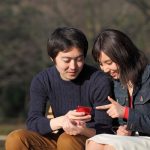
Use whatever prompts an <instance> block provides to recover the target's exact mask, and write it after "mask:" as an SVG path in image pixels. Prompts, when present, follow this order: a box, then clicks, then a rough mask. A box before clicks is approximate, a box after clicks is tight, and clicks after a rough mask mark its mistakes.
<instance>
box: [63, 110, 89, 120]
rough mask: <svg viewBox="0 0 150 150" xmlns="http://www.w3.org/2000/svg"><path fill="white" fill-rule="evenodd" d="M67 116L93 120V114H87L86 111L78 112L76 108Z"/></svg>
mask: <svg viewBox="0 0 150 150" xmlns="http://www.w3.org/2000/svg"><path fill="white" fill-rule="evenodd" d="M65 116H66V117H68V118H69V119H71V120H76V121H84V122H88V121H90V120H91V115H86V114H85V112H76V110H70V111H69V112H68V113H67V114H66V115H65Z"/></svg>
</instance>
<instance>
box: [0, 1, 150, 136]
mask: <svg viewBox="0 0 150 150" xmlns="http://www.w3.org/2000/svg"><path fill="white" fill-rule="evenodd" d="M63 26H72V27H75V28H78V29H80V30H82V31H83V32H84V33H85V34H86V36H87V38H88V41H89V52H88V56H87V58H86V62H87V63H89V64H92V65H95V64H94V61H93V59H92V57H91V47H92V44H93V40H94V37H95V36H96V35H97V34H98V32H99V31H100V30H101V29H103V28H108V27H109V28H114V29H119V30H121V31H123V32H125V33H126V34H127V35H128V36H129V37H130V38H131V39H132V40H133V42H134V43H135V44H136V45H137V47H138V48H139V49H141V50H143V51H144V52H145V53H146V55H147V56H148V58H149V59H150V57H149V56H150V1H149V0H1V1H0V134H7V133H9V132H10V131H11V130H13V129H15V128H20V127H22V126H23V127H24V124H25V118H26V116H27V110H28V102H29V86H30V82H31V80H32V77H33V76H34V75H35V74H36V73H38V72H39V71H41V70H43V69H44V68H46V67H48V66H50V65H51V62H50V60H49V58H48V56H47V52H46V43H47V37H48V35H49V34H50V33H51V32H52V31H54V29H55V28H57V27H63ZM8 123H9V124H10V125H11V126H10V125H9V126H7V124H8ZM17 125H18V126H17ZM19 125H20V126H19Z"/></svg>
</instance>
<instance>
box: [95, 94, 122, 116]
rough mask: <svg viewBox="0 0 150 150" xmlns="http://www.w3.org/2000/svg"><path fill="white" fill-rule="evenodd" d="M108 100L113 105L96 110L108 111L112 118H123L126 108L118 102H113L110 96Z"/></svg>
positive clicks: (99, 107) (98, 107)
mask: <svg viewBox="0 0 150 150" xmlns="http://www.w3.org/2000/svg"><path fill="white" fill-rule="evenodd" d="M108 100H109V101H110V102H111V104H108V105H103V106H97V107H96V109H99V110H106V109H108V110H107V114H108V115H109V116H110V117H112V118H123V116H124V112H125V107H123V106H121V105H120V104H119V103H118V102H116V101H115V100H113V99H112V98H111V97H109V96H108Z"/></svg>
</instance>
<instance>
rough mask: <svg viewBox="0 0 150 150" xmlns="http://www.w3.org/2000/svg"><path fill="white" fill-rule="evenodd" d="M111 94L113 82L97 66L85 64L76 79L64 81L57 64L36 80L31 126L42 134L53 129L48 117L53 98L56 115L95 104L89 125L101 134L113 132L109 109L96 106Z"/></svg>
mask: <svg viewBox="0 0 150 150" xmlns="http://www.w3.org/2000/svg"><path fill="white" fill-rule="evenodd" d="M108 95H111V81H110V80H109V78H108V77H107V76H106V75H105V74H104V73H102V72H100V71H99V70H97V69H95V68H94V67H91V66H88V65H84V67H83V70H82V71H81V73H80V74H79V75H78V77H77V78H76V79H75V80H72V81H64V80H62V79H61V77H60V74H59V72H58V71H57V69H56V67H55V66H52V67H50V68H48V69H46V70H44V71H42V72H40V73H39V74H37V75H36V76H35V77H34V78H33V80H32V83H31V88H30V104H29V106H30V107H29V112H28V118H27V128H28V129H29V130H32V131H36V132H38V133H40V134H47V133H49V132H52V129H51V127H50V120H49V119H47V118H46V117H45V112H46V104H47V102H48V101H49V103H50V105H51V107H52V111H53V115H54V117H59V116H62V115H65V114H66V113H67V112H68V111H69V110H74V109H75V108H76V107H77V106H78V105H84V106H90V107H92V108H93V111H92V119H91V121H90V122H88V123H87V126H88V127H90V128H95V129H96V131H97V133H103V132H105V133H106V132H110V128H111V124H112V119H111V118H110V117H109V116H108V115H107V114H106V111H99V110H95V109H94V108H95V106H98V105H104V104H108V103H109V102H108V100H107V96H108Z"/></svg>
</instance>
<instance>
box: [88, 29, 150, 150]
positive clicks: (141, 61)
mask: <svg viewBox="0 0 150 150" xmlns="http://www.w3.org/2000/svg"><path fill="white" fill-rule="evenodd" d="M92 55H93V57H94V59H95V61H97V62H98V63H99V65H100V68H101V70H103V71H104V72H105V73H107V74H109V75H110V76H111V77H112V79H113V81H114V96H115V98H114V99H115V100H116V101H115V100H114V99H112V98H111V97H108V100H109V101H110V102H111V104H108V105H103V106H98V107H96V109H99V110H106V111H107V114H108V115H109V116H111V117H112V118H116V119H117V118H118V122H119V126H118V128H115V127H114V128H113V129H112V130H113V131H114V133H116V134H117V135H109V134H100V135H96V136H94V137H93V138H90V139H89V140H88V141H87V144H86V150H92V149H94V150H106V149H108V150H117V149H119V150H129V149H130V150H131V149H132V150H135V149H136V150H141V149H144V150H147V149H149V148H150V137H149V136H150V66H149V65H148V60H147V59H146V57H145V56H144V54H143V53H142V52H141V51H140V50H139V49H138V48H137V47H136V46H135V45H134V44H133V42H132V41H131V40H130V39H129V37H128V36H127V35H125V34H124V33H122V32H120V31H118V30H114V29H105V30H103V31H102V32H101V33H100V34H99V35H98V36H97V38H96V40H95V42H94V46H93V50H92ZM115 129H116V130H115ZM137 135H138V136H137Z"/></svg>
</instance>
